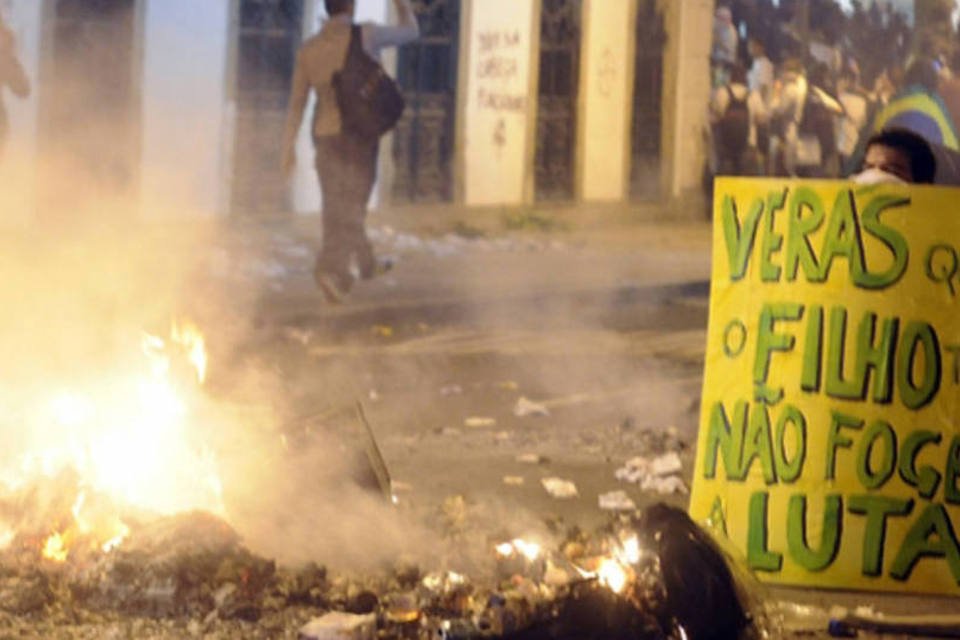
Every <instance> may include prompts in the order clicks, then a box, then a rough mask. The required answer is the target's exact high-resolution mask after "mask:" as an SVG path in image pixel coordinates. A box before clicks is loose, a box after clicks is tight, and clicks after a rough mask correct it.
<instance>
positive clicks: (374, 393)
mask: <svg viewBox="0 0 960 640" xmlns="http://www.w3.org/2000/svg"><path fill="white" fill-rule="evenodd" d="M367 396H368V397H369V398H370V401H371V402H376V401H377V400H379V399H380V394H379V393H377V390H376V389H370V393H368V394H367Z"/></svg>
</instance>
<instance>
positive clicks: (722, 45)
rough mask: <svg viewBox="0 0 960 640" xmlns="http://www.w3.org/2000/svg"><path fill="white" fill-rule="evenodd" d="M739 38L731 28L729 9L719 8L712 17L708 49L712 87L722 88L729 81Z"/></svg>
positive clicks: (734, 29) (735, 29)
mask: <svg viewBox="0 0 960 640" xmlns="http://www.w3.org/2000/svg"><path fill="white" fill-rule="evenodd" d="M739 45H740V36H739V35H738V34H737V28H736V27H734V26H733V13H732V12H731V11H730V7H727V6H720V7H717V11H716V13H715V14H714V17H713V44H712V46H711V48H710V65H711V69H712V72H713V86H714V87H722V86H723V85H725V84H726V83H727V82H728V81H729V80H730V76H729V71H730V69H732V68H733V65H734V64H736V62H737V48H738V47H739Z"/></svg>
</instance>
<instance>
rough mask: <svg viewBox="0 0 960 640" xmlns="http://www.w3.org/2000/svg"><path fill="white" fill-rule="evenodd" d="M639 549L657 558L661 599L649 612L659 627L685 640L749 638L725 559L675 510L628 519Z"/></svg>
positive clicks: (661, 508)
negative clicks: (653, 612)
mask: <svg viewBox="0 0 960 640" xmlns="http://www.w3.org/2000/svg"><path fill="white" fill-rule="evenodd" d="M634 527H635V529H636V531H637V534H638V536H639V538H640V547H641V548H643V549H647V550H650V551H652V552H654V553H655V554H656V556H657V558H658V559H659V570H660V579H661V582H662V588H663V592H664V593H665V601H664V602H663V603H662V605H661V606H660V607H659V610H658V611H656V612H655V614H656V617H657V619H658V621H659V623H660V626H661V628H662V629H663V630H664V631H665V632H667V633H670V634H674V633H675V632H676V631H677V630H678V628H679V627H682V628H683V633H684V634H685V636H686V637H687V638H688V639H689V640H729V639H736V638H748V637H751V636H752V634H753V631H754V629H753V627H754V625H753V621H752V619H751V616H750V613H749V610H748V607H747V602H746V596H745V594H744V593H743V591H742V590H741V588H740V586H739V585H738V583H737V580H736V578H735V577H734V573H733V571H732V570H731V568H730V564H729V561H728V558H727V556H726V555H725V554H724V552H723V551H722V550H721V549H720V548H719V547H718V546H717V544H716V543H715V542H714V540H713V539H712V538H711V537H710V535H709V534H708V533H707V532H706V531H704V530H703V529H701V528H700V527H699V526H697V524H696V523H695V522H694V521H693V520H691V519H690V516H688V515H687V513H686V512H685V511H683V510H681V509H678V508H676V507H671V506H669V505H666V504H656V505H653V506H651V507H649V508H647V509H645V510H644V511H643V512H642V513H641V514H640V515H639V517H637V518H636V520H635V521H634Z"/></svg>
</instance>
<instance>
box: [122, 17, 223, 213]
mask: <svg viewBox="0 0 960 640" xmlns="http://www.w3.org/2000/svg"><path fill="white" fill-rule="evenodd" d="M229 10H230V3H228V2H196V0H148V2H147V3H146V16H145V24H144V39H143V55H144V61H143V80H142V92H143V93H142V96H143V121H142V122H143V146H142V162H141V169H140V175H141V189H140V196H141V211H142V213H143V215H144V217H146V218H148V219H153V218H165V217H170V216H211V215H214V214H217V213H222V212H224V211H225V209H226V206H227V203H226V202H225V201H224V195H223V189H222V188H221V179H222V177H223V163H224V162H225V161H226V160H227V158H225V157H224V153H223V151H224V145H223V137H224V135H225V133H226V132H227V129H228V127H227V126H226V112H225V107H226V104H227V86H226V82H227V52H228V42H227V37H228V34H229V33H230V30H229V29H228V25H229V18H230V15H229V14H230V11H229Z"/></svg>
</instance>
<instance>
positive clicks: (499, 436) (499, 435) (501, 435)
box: [493, 431, 512, 442]
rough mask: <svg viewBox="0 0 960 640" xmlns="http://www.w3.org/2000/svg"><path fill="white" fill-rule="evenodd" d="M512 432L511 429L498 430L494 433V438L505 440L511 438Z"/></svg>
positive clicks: (498, 440) (499, 440)
mask: <svg viewBox="0 0 960 640" xmlns="http://www.w3.org/2000/svg"><path fill="white" fill-rule="evenodd" d="M511 436H512V434H511V433H510V432H509V431H497V432H496V433H495V434H493V439H494V440H496V441H497V442H504V441H506V440H509V439H510V438H511Z"/></svg>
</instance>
